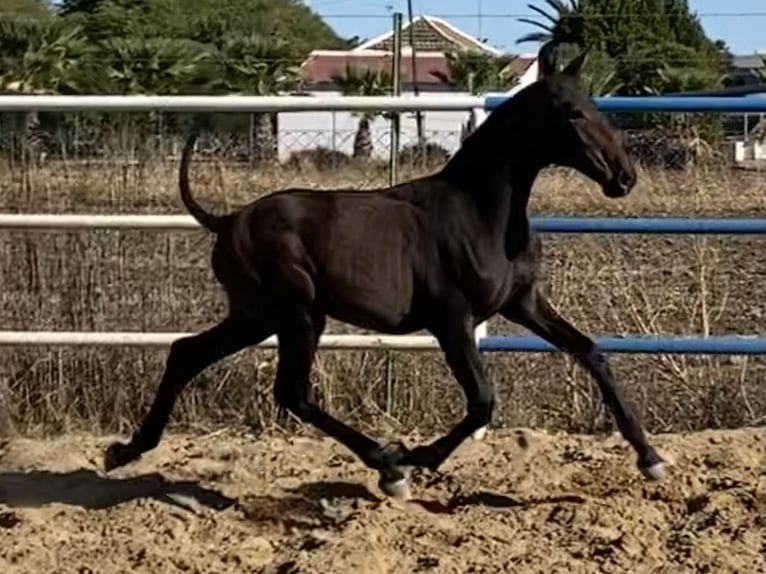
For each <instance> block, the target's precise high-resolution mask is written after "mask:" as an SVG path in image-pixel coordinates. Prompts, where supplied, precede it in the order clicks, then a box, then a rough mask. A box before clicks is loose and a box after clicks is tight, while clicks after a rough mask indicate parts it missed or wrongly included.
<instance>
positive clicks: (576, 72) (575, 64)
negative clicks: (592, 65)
mask: <svg viewBox="0 0 766 574" xmlns="http://www.w3.org/2000/svg"><path fill="white" fill-rule="evenodd" d="M587 60H588V50H587V49H586V50H583V51H582V52H580V53H579V54H578V56H577V57H576V58H575V59H574V60H572V61H571V62H569V63H568V64H567V65H566V68H564V71H563V73H564V74H566V75H567V76H571V77H573V78H579V77H580V73H581V72H582V69H583V67H584V66H585V62H586V61H587Z"/></svg>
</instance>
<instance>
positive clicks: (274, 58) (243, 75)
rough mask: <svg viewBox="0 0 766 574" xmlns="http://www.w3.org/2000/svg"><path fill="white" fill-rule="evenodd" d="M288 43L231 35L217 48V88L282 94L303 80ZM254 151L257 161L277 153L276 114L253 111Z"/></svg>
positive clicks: (252, 135) (250, 36) (248, 92)
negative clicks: (254, 112)
mask: <svg viewBox="0 0 766 574" xmlns="http://www.w3.org/2000/svg"><path fill="white" fill-rule="evenodd" d="M293 54H294V52H293V50H292V48H291V47H290V45H289V44H287V43H286V42H282V41H280V40H278V39H272V38H267V37H261V36H257V35H254V34H250V35H247V36H234V37H228V38H225V39H224V40H223V42H221V43H220V45H219V46H218V48H217V52H216V61H217V69H218V75H219V78H220V80H218V81H217V82H215V84H214V86H215V89H222V90H225V91H226V92H237V93H242V94H251V95H255V96H268V95H276V94H281V93H284V92H286V91H289V90H292V89H294V88H295V87H297V85H298V84H299V82H300V68H299V67H298V66H297V65H295V58H294V56H293ZM251 117H252V128H251V130H250V136H251V138H252V143H251V146H250V148H251V153H252V156H253V159H254V160H256V161H272V160H274V159H275V158H276V155H277V141H276V137H277V126H276V115H275V114H268V113H262V114H253V115H252V116H251Z"/></svg>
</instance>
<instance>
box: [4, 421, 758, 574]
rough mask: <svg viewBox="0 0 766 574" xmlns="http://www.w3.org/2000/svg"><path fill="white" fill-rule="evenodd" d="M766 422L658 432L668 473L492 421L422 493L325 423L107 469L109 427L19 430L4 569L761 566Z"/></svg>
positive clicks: (424, 477)
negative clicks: (305, 433) (304, 432)
mask: <svg viewBox="0 0 766 574" xmlns="http://www.w3.org/2000/svg"><path fill="white" fill-rule="evenodd" d="M764 430H765V429H763V428H751V429H741V430H731V431H707V432H700V433H694V434H688V435H660V436H657V437H655V442H656V444H657V446H658V448H659V449H660V450H661V452H662V454H663V455H664V456H665V457H666V459H667V460H668V461H669V465H668V477H667V479H666V481H665V483H663V484H660V485H654V484H648V483H645V482H644V481H643V480H642V478H641V477H640V475H639V473H638V472H637V471H636V469H635V467H634V463H633V456H632V453H631V452H630V451H629V450H628V448H626V446H625V444H624V443H623V442H622V441H621V440H620V439H619V438H618V437H617V436H613V435H609V436H601V437H594V436H589V437H585V436H570V435H563V434H548V433H544V432H538V431H528V430H515V431H495V432H490V434H489V435H488V436H487V438H485V440H484V441H482V442H474V441H468V442H466V443H465V444H464V445H463V446H461V448H460V449H459V450H458V451H457V453H456V454H455V456H454V457H453V458H452V459H450V460H449V461H448V462H447V463H446V464H445V465H444V467H443V468H442V469H441V470H440V472H438V473H429V474H425V473H424V474H421V475H418V476H416V477H415V480H414V492H413V494H414V496H415V500H414V501H412V502H410V503H406V504H404V503H399V502H396V501H393V500H390V499H386V500H384V499H383V498H382V497H381V496H380V493H379V491H378V489H377V487H376V475H375V474H374V473H372V472H370V471H368V470H366V469H365V468H364V467H363V466H362V465H361V464H360V463H359V462H357V461H356V460H354V459H353V458H352V457H351V456H349V455H348V454H347V452H346V451H345V450H344V449H342V448H341V447H339V446H337V445H335V444H334V443H333V442H332V441H330V440H327V439H321V438H319V439H315V438H298V437H287V438H270V439H259V440H254V439H253V438H252V437H248V436H247V434H246V433H243V432H233V431H225V432H224V431H221V432H217V433H213V434H208V435H202V436H194V437H193V436H189V435H169V436H167V437H166V440H165V441H164V442H163V443H162V445H161V446H160V447H159V448H158V449H157V450H156V451H154V452H153V453H150V454H149V455H147V456H146V457H145V458H144V459H142V460H141V461H139V462H138V463H136V464H134V465H133V466H130V467H129V468H123V469H120V470H118V471H115V473H114V474H113V475H110V476H109V477H108V478H106V477H105V476H104V475H103V474H102V472H101V470H100V458H101V453H102V449H103V447H104V445H105V444H106V443H107V442H108V441H109V440H110V439H109V438H108V437H89V436H66V437H62V438H57V439H55V440H46V441H44V440H32V439H18V440H8V441H5V442H4V443H0V572H3V573H4V574H16V573H19V574H20V573H22V572H24V573H27V572H28V573H32V572H34V573H49V572H50V573H52V572H61V573H70V572H71V573H78V574H84V573H102V572H103V573H105V574H112V573H118V572H147V573H153V574H159V573H165V572H194V573H196V572H199V573H208V572H210V573H214V572H215V573H227V572H237V573H242V572H258V573H264V574H265V573H271V574H298V573H301V574H308V573H337V574H345V573H349V574H351V573H368V572H369V573H384V572H385V573H394V572H395V573H407V572H434V573H438V572H445V573H452V572H455V573H458V572H460V573H464V572H465V573H467V572H475V573H479V572H482V573H489V572H522V573H541V574H542V573H557V572H562V573H564V572H565V573H568V574H573V573H580V572H582V573H586V572H587V573H590V572H593V573H596V572H599V573H616V572H631V573H642V572H647V573H648V572H652V573H676V572H677V573H686V572H689V573H691V572H694V573H704V572H710V573H716V574H723V573H727V572H730V573H740V574H745V573H754V572H761V571H763V569H764V566H765V564H764V555H763V551H764V547H763V544H764V527H765V526H766V525H764V511H765V510H766V509H765V508H764V505H765V504H766V478H764V472H763V471H764V443H763V439H764ZM411 440H412V441H414V440H415V438H414V437H413V438H411ZM419 440H423V439H419Z"/></svg>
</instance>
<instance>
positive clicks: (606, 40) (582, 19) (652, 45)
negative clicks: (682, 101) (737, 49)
mask: <svg viewBox="0 0 766 574" xmlns="http://www.w3.org/2000/svg"><path fill="white" fill-rule="evenodd" d="M545 1H546V4H547V5H548V6H549V7H552V8H553V9H554V14H553V15H551V14H547V13H546V12H545V11H544V10H543V9H541V8H539V7H536V6H531V5H530V9H532V10H534V11H535V12H537V13H539V14H541V15H543V17H544V18H545V19H546V21H545V22H537V21H532V20H529V19H524V21H525V22H527V23H530V24H534V25H535V26H536V27H538V28H541V30H542V31H540V32H535V33H531V34H527V35H525V36H523V37H521V38H519V40H518V42H528V41H536V42H540V41H549V40H550V41H552V42H553V44H554V45H555V46H556V47H557V49H558V54H557V56H559V57H561V55H562V54H568V53H569V52H571V49H572V47H575V48H577V49H588V50H589V51H591V52H602V53H604V54H606V55H607V56H608V57H609V58H610V59H611V60H613V62H614V76H615V81H616V82H617V84H618V85H619V90H618V93H620V94H632V95H635V94H640V93H657V92H664V91H668V90H669V88H670V86H675V87H679V88H680V89H682V90H687V89H694V87H697V86H698V85H699V84H700V83H702V84H703V85H702V87H707V88H712V87H716V86H717V85H719V84H720V78H721V77H722V75H723V72H724V71H725V69H726V65H727V63H728V60H729V58H730V54H728V52H727V50H726V49H725V46H724V45H723V44H722V43H721V42H715V41H713V40H711V39H709V38H708V37H707V36H706V35H705V32H704V30H703V28H702V25H701V24H700V22H699V19H698V18H697V16H696V15H695V14H693V13H692V12H691V11H690V9H689V6H688V3H687V1H686V0H576V1H575V0H572V1H571V2H570V3H569V4H565V3H564V2H562V1H561V0H545ZM692 70H693V71H692Z"/></svg>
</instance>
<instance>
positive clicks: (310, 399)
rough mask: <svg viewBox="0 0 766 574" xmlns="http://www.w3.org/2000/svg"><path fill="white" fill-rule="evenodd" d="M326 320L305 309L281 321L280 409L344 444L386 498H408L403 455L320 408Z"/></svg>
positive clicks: (276, 389)
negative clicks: (318, 365)
mask: <svg viewBox="0 0 766 574" xmlns="http://www.w3.org/2000/svg"><path fill="white" fill-rule="evenodd" d="M324 322H325V319H324V316H317V315H316V314H314V315H312V313H311V312H310V311H309V310H308V308H305V307H299V308H293V309H291V310H290V311H289V312H288V313H286V314H284V315H282V316H281V317H280V329H279V332H278V338H279V360H278V364H277V377H276V380H275V382H274V396H275V398H276V401H277V403H278V405H279V406H280V407H282V408H285V409H287V410H289V411H290V412H292V413H293V414H295V415H296V416H297V417H298V418H299V419H301V421H303V422H304V423H308V424H311V425H313V426H314V427H316V428H317V429H319V430H321V431H322V432H324V433H325V434H327V435H329V436H331V437H333V438H334V439H335V440H337V441H338V442H340V443H341V444H343V445H344V446H345V447H346V448H348V449H349V450H350V451H351V452H353V453H354V454H355V455H356V456H358V457H359V458H360V459H361V461H362V462H363V463H364V464H365V465H367V466H368V467H370V468H373V469H375V470H378V471H379V472H380V482H379V485H380V487H381V489H382V490H383V491H384V492H386V494H393V495H397V496H407V495H408V492H407V480H406V479H407V477H408V470H409V469H407V468H404V467H400V466H398V461H399V459H400V454H401V451H400V450H399V449H398V448H387V447H383V446H381V445H380V444H379V443H378V442H376V441H374V440H373V439H371V438H369V437H367V436H365V435H363V434H362V433H360V432H359V431H357V430H355V429H353V428H351V427H350V426H348V425H346V424H344V423H342V422H341V421H339V420H337V419H335V418H334V417H332V416H331V415H329V414H328V413H326V412H325V411H323V410H322V409H321V408H320V407H319V405H318V404H317V401H316V398H315V396H314V393H313V391H312V388H311V382H310V378H309V377H310V373H311V366H312V364H313V361H314V355H315V353H316V349H317V346H318V342H319V337H320V335H321V333H322V331H323V329H324Z"/></svg>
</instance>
